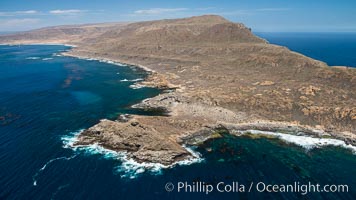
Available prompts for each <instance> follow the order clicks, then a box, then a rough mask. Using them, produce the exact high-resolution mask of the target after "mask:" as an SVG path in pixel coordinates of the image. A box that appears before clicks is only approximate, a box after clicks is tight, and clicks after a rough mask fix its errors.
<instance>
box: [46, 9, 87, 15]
mask: <svg viewBox="0 0 356 200" xmlns="http://www.w3.org/2000/svg"><path fill="white" fill-rule="evenodd" d="M83 12H86V10H78V9H71V10H50V11H49V13H50V14H54V15H77V14H80V13H83Z"/></svg>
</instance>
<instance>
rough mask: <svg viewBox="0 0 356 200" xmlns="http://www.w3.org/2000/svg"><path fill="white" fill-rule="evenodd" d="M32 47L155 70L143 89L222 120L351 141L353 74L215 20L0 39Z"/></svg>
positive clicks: (355, 119)
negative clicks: (59, 47) (214, 112)
mask: <svg viewBox="0 0 356 200" xmlns="http://www.w3.org/2000/svg"><path fill="white" fill-rule="evenodd" d="M33 42H41V43H58V42H60V43H68V44H74V45H77V46H78V47H77V48H74V49H73V50H72V51H71V52H70V53H69V54H70V55H74V56H82V57H95V58H104V59H110V60H115V61H119V62H125V63H129V64H135V65H138V66H145V67H148V68H150V69H152V70H154V71H155V72H156V73H153V74H152V75H151V76H150V77H149V79H148V80H147V81H146V83H145V84H147V85H155V86H159V87H172V86H174V87H176V88H178V89H177V90H176V91H175V92H173V93H172V94H171V95H172V96H183V97H182V98H183V99H188V100H186V101H185V102H186V103H190V104H192V103H194V104H197V105H201V106H207V107H211V108H222V109H226V110H227V111H228V112H233V113H235V114H237V115H239V117H238V118H233V119H232V118H231V120H226V122H227V121H228V122H229V123H242V122H256V121H266V120H267V121H283V122H289V123H293V124H302V125H309V126H313V127H318V128H321V129H323V130H325V131H327V132H331V133H333V134H335V135H338V134H339V135H343V136H345V135H346V136H345V137H348V138H351V140H355V128H356V101H355V97H356V90H355V88H356V72H355V70H354V69H350V68H346V67H329V66H327V65H326V64H325V63H323V62H320V61H317V60H314V59H311V58H308V57H306V56H303V55H301V54H299V53H295V52H292V51H290V50H289V49H287V48H285V47H281V46H277V45H272V44H269V43H268V42H267V41H265V40H264V39H261V38H259V37H257V36H255V35H254V34H253V33H252V32H251V30H250V29H249V28H247V27H245V26H244V25H243V24H240V23H233V22H230V21H228V20H226V19H224V18H222V17H220V16H215V15H205V16H198V17H191V18H183V19H173V20H157V21H148V22H138V23H128V24H99V25H90V26H88V25H86V26H77V27H76V26H70V27H59V28H58V27H53V28H45V29H39V30H35V31H30V32H27V33H22V34H16V35H10V36H1V37H0V43H33ZM169 109H170V110H172V111H174V110H175V108H173V107H169ZM187 112H188V111H187ZM177 113H178V114H179V111H176V112H175V114H177ZM178 114H177V115H178ZM180 114H182V113H180ZM191 115H192V116H193V114H191ZM221 115H224V114H221ZM200 117H201V118H204V116H200ZM157 119H159V120H162V119H161V118H159V117H158V118H157ZM145 120H146V119H145ZM199 120H200V118H199ZM199 120H198V121H199ZM215 120H216V122H217V121H218V122H219V123H220V122H223V121H224V119H222V118H219V119H215ZM234 120H235V121H234ZM149 123H151V124H154V121H150V122H149ZM202 124H203V123H202ZM177 130H178V129H177ZM349 133H350V134H351V135H350V134H349ZM355 141H356V140H355Z"/></svg>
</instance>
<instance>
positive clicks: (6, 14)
mask: <svg viewBox="0 0 356 200" xmlns="http://www.w3.org/2000/svg"><path fill="white" fill-rule="evenodd" d="M34 14H39V12H38V11H36V10H23V11H22V10H21V11H11V12H0V17H11V16H18V15H34Z"/></svg>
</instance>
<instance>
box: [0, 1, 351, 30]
mask: <svg viewBox="0 0 356 200" xmlns="http://www.w3.org/2000/svg"><path fill="white" fill-rule="evenodd" d="M203 14H217V15H221V16H224V17H225V18H227V19H229V20H231V21H234V22H242V23H244V24H245V25H247V26H248V27H251V28H252V30H254V31H265V32H296V31H298V32H356V0H293V1H290V0H177V1H169V0H165V1H163V0H157V1H145V0H141V1H135V0H130V1H122V0H60V1H51V0H45V1H44V0H0V31H19V30H29V29H33V28H39V27H44V26H52V25H60V24H79V23H96V22H112V21H140V20H152V19H163V18H178V17H188V16H194V15H203Z"/></svg>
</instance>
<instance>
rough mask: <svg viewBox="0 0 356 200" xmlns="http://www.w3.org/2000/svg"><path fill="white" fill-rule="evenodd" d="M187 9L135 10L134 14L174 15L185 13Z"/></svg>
mask: <svg viewBox="0 0 356 200" xmlns="http://www.w3.org/2000/svg"><path fill="white" fill-rule="evenodd" d="M186 10H188V8H151V9H147V10H136V11H135V12H134V13H135V14H137V15H159V14H166V13H175V12H180V11H186Z"/></svg>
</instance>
